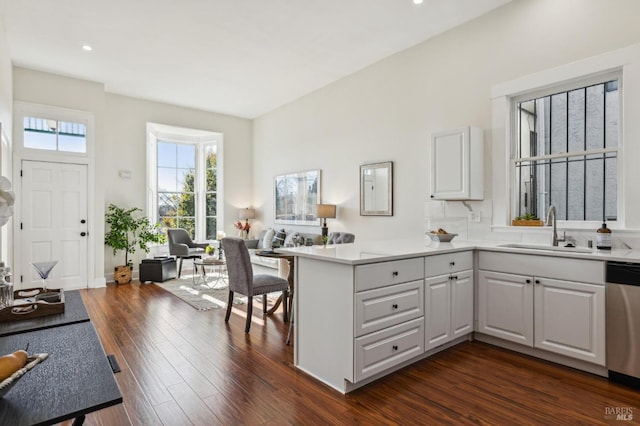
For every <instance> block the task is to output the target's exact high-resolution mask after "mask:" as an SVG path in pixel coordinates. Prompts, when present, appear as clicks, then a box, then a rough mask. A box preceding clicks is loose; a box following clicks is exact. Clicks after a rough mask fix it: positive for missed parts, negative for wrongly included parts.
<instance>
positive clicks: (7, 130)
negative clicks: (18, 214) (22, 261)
mask: <svg viewBox="0 0 640 426" xmlns="http://www.w3.org/2000/svg"><path fill="white" fill-rule="evenodd" d="M12 79H13V69H12V67H11V58H10V57H9V45H8V44H7V38H6V34H5V29H4V21H3V18H2V16H0V175H2V176H6V177H8V178H9V179H11V140H12V138H11V129H12V127H13V122H12V109H13V108H12V105H13V84H12ZM10 234H11V222H9V223H8V224H7V225H5V226H3V227H2V228H0V260H2V261H3V262H5V263H7V264H8V265H11V264H12V260H13V257H12V253H11V252H10V250H9V249H8V247H9V235H10Z"/></svg>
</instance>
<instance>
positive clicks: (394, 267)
mask: <svg viewBox="0 0 640 426" xmlns="http://www.w3.org/2000/svg"><path fill="white" fill-rule="evenodd" d="M423 277H424V258H422V257H417V258H414V259H406V260H394V261H391V262H380V263H372V264H370V265H360V266H356V282H355V284H356V291H364V290H371V289H374V288H379V287H386V286H388V285H392V284H399V283H406V282H409V281H415V280H419V279H422V278H423Z"/></svg>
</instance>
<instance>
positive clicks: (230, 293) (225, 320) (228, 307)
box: [224, 290, 233, 322]
mask: <svg viewBox="0 0 640 426" xmlns="http://www.w3.org/2000/svg"><path fill="white" fill-rule="evenodd" d="M231 305H233V292H232V291H231V290H229V299H228V300H227V313H226V314H225V316H224V322H229V317H230V316H231Z"/></svg>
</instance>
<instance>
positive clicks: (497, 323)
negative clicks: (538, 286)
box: [478, 271, 533, 346]
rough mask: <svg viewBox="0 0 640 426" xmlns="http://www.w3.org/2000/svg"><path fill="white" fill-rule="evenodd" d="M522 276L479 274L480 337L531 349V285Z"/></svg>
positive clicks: (487, 272)
mask: <svg viewBox="0 0 640 426" xmlns="http://www.w3.org/2000/svg"><path fill="white" fill-rule="evenodd" d="M532 281H533V280H532V278H530V277H525V276H522V275H514V274H502V273H499V272H489V271H479V273H478V327H479V330H478V331H480V332H481V333H485V334H488V335H491V336H495V337H499V338H501V339H505V340H510V341H512V342H516V343H521V344H523V345H528V346H533V284H532Z"/></svg>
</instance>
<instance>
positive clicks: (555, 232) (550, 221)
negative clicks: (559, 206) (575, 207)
mask: <svg viewBox="0 0 640 426" xmlns="http://www.w3.org/2000/svg"><path fill="white" fill-rule="evenodd" d="M552 217H553V219H552ZM545 225H547V226H553V239H552V241H551V244H552V245H553V246H554V247H558V241H564V240H565V239H566V233H565V232H563V233H562V238H558V225H557V223H556V208H555V207H554V206H549V210H547V222H546V223H545Z"/></svg>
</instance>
